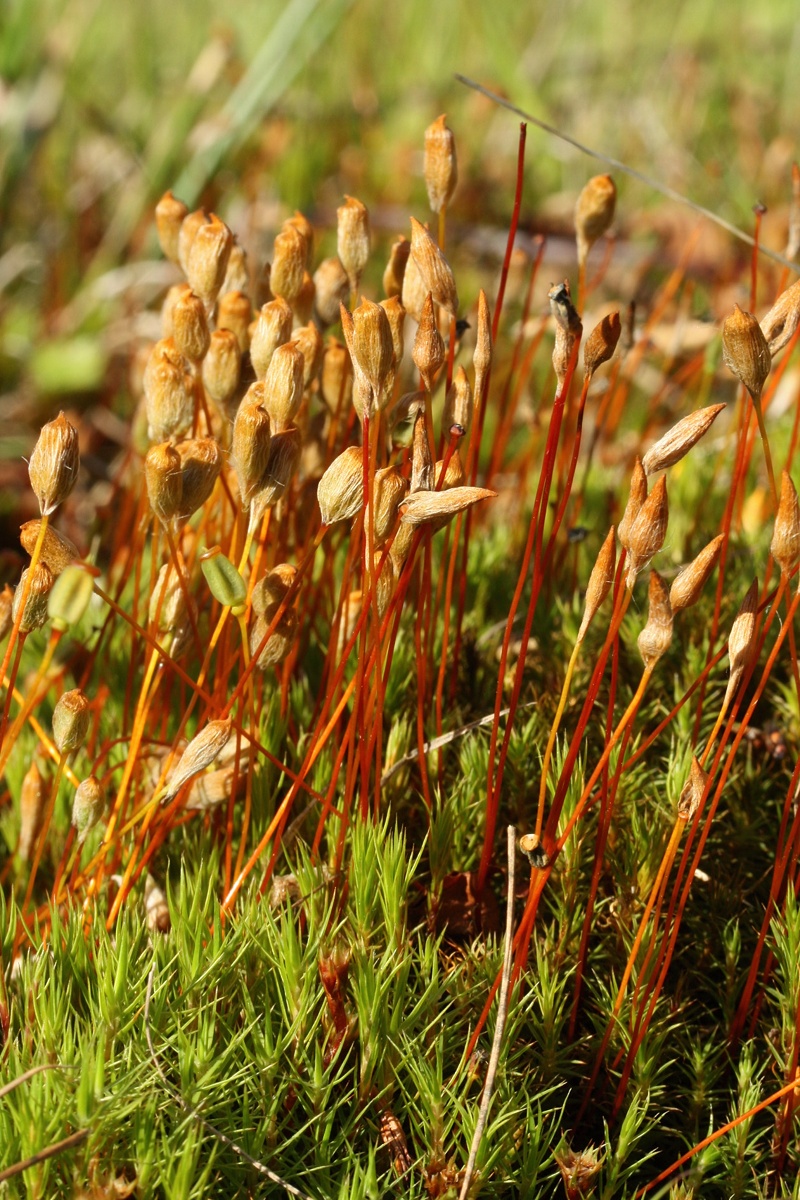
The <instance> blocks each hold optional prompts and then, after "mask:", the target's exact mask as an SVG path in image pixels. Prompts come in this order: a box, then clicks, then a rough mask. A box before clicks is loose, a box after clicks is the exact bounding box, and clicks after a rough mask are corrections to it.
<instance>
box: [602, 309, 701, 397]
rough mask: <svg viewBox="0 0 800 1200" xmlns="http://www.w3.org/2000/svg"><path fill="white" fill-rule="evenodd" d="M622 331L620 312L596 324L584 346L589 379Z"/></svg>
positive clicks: (608, 353) (614, 344)
mask: <svg viewBox="0 0 800 1200" xmlns="http://www.w3.org/2000/svg"><path fill="white" fill-rule="evenodd" d="M621 332H622V325H621V323H620V319H619V313H618V312H613V313H608V315H607V316H605V317H603V319H602V320H601V321H600V322H599V323H598V324H597V325H595V327H594V329H593V330H592V332H591V333H590V334H589V336H588V338H587V339H586V341H585V342H584V346H583V370H584V374H585V375H586V378H587V379H591V378H592V376H593V375H594V373H595V371H596V370H597V368H598V367H601V366H602V365H603V363H606V362H608V360H609V359H610V358H613V356H614V351H615V350H616V348H617V343H618V341H619V336H620V333H621ZM722 407H724V405H723V406H722Z"/></svg>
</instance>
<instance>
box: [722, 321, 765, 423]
mask: <svg viewBox="0 0 800 1200" xmlns="http://www.w3.org/2000/svg"><path fill="white" fill-rule="evenodd" d="M722 357H723V360H724V362H725V366H726V367H727V368H728V370H729V371H731V372H732V373H733V374H734V375H735V376H736V378H737V379H738V380H739V381H740V383H743V384H744V386H745V387H746V388H747V390H748V392H749V393H750V395H751V397H752V398H753V399H754V400H758V399H759V398H760V396H761V392H762V390H763V387H764V382H765V380H766V378H767V376H768V375H769V371H770V367H771V366H772V358H771V356H770V352H769V346H768V345H767V339H766V338H765V337H764V334H763V333H762V332H761V326H760V325H759V323H758V321H757V320H756V319H755V317H754V316H753V315H752V313H749V312H744V311H743V309H741V308H739V305H738V304H734V306H733V312H732V313H731V315H730V316H729V317H727V318H726V319H725V322H724V324H723V326H722Z"/></svg>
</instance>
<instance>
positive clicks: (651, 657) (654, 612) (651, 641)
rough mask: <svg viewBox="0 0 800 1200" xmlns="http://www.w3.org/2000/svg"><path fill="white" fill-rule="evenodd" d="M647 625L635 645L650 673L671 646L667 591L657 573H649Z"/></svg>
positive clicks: (670, 622) (670, 615) (670, 617)
mask: <svg viewBox="0 0 800 1200" xmlns="http://www.w3.org/2000/svg"><path fill="white" fill-rule="evenodd" d="M648 600H649V607H648V612H647V624H646V625H645V627H644V629H643V630H642V632H641V633H640V634H639V637H638V640H637V643H636V644H637V645H638V647H639V653H640V654H641V656H642V661H643V662H644V665H645V668H646V669H647V670H648V671H650V670H652V669H653V667H654V666H655V665H656V663H657V662H658V660H659V659H660V658H661V656H662V654H666V652H667V650H669V648H670V645H671V644H672V609H671V607H670V603H669V591H668V589H667V585H666V583H665V582H664V580H663V579H662V578H661V576H660V575H659V573H658V571H651V572H650V587H649V591H648Z"/></svg>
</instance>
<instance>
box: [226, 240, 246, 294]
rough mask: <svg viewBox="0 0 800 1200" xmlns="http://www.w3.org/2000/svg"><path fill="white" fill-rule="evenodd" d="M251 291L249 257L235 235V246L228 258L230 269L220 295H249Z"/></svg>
mask: <svg viewBox="0 0 800 1200" xmlns="http://www.w3.org/2000/svg"><path fill="white" fill-rule="evenodd" d="M249 291H250V268H249V267H248V265H247V255H246V254H245V252H244V250H243V249H242V247H241V246H240V245H239V243H238V242H237V240H236V234H234V235H233V245H232V246H231V252H230V255H229V257H228V269H227V270H226V272H225V278H224V279H223V281H222V287H221V288H220V295H221V296H224V295H225V294H226V293H227V292H242V293H244V294H245V295H247V294H248V293H249Z"/></svg>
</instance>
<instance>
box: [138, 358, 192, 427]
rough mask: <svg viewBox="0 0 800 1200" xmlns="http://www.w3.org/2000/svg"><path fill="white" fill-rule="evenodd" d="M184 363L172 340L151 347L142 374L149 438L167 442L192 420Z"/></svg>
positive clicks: (190, 392) (189, 389) (188, 384)
mask: <svg viewBox="0 0 800 1200" xmlns="http://www.w3.org/2000/svg"><path fill="white" fill-rule="evenodd" d="M187 366H188V364H187V362H186V359H185V358H184V357H183V355H182V354H181V353H179V351H178V348H177V346H176V345H175V342H174V341H173V339H172V338H162V339H161V341H160V342H156V344H155V346H154V347H153V349H152V351H151V354H150V358H149V359H148V360H147V366H146V367H145V370H144V378H143V385H144V398H145V407H146V411H147V426H148V436H149V437H150V440H151V441H153V442H166V441H168V440H169V439H170V438H177V437H181V436H182V435H183V434H184V433H187V432H188V431H189V429H190V428H191V425H192V419H193V417H194V389H193V381H192V378H191V376H190V375H189V374H188V372H187Z"/></svg>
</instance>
